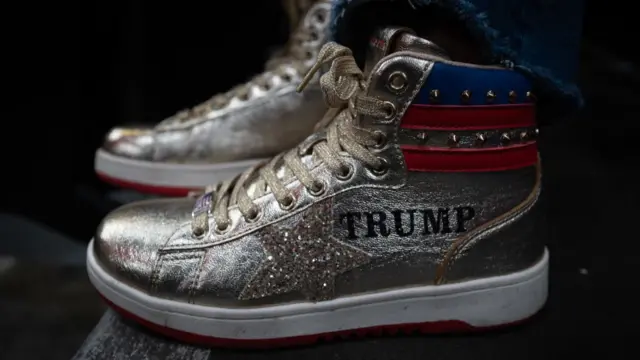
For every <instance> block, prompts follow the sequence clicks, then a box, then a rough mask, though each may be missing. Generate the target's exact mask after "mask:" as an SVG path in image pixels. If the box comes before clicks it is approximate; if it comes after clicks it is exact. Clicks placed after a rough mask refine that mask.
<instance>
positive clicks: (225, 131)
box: [102, 0, 331, 163]
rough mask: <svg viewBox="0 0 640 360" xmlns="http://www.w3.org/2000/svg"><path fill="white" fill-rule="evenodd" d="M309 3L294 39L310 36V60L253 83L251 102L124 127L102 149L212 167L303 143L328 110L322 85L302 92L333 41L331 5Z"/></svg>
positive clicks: (292, 62)
mask: <svg viewBox="0 0 640 360" xmlns="http://www.w3.org/2000/svg"><path fill="white" fill-rule="evenodd" d="M302 2H305V1H302ZM306 2H310V3H311V4H308V5H305V6H306V9H305V11H306V15H305V16H304V17H302V18H301V19H300V21H299V24H298V27H297V29H296V30H295V31H294V33H293V34H292V38H294V37H296V36H299V35H301V34H303V35H304V36H303V38H304V39H305V40H304V41H302V42H301V43H299V44H298V43H297V44H296V45H295V46H298V52H299V53H300V52H304V53H305V54H306V55H305V56H306V58H304V59H297V58H295V57H293V56H290V57H289V58H287V60H286V61H285V64H282V65H281V66H280V67H279V69H278V71H275V70H274V71H272V70H267V71H265V73H264V75H263V76H264V77H265V78H266V79H268V87H267V88H265V87H263V86H260V85H258V84H252V83H248V84H249V85H248V86H249V89H248V96H247V97H246V98H245V97H243V96H235V97H233V98H231V99H230V100H229V101H228V103H226V104H225V105H224V106H223V107H222V108H215V109H213V108H212V109H210V110H209V111H207V112H206V113H204V114H200V113H195V114H192V113H189V112H183V113H179V114H177V115H176V116H174V117H171V118H169V119H166V120H164V121H162V122H161V123H160V124H159V125H158V126H156V127H154V128H150V129H149V128H138V127H118V128H116V129H113V130H111V131H110V132H109V134H108V135H107V137H106V140H105V142H104V144H103V146H102V148H103V149H104V150H106V151H108V152H110V153H112V154H115V155H119V156H123V157H127V158H132V159H137V160H147V161H163V162H188V163H212V162H228V161H239V160H246V159H253V158H265V157H269V156H272V155H275V154H277V153H279V152H282V151H284V150H287V149H289V148H291V147H293V146H295V145H296V144H298V143H299V142H300V141H301V140H303V139H304V138H305V137H306V136H308V135H309V134H310V133H312V132H313V127H314V125H315V124H316V123H317V122H318V120H320V118H321V117H322V115H323V114H324V112H325V111H326V105H325V104H324V102H323V101H322V95H321V93H320V91H319V88H318V86H317V81H314V82H313V84H312V85H311V86H310V88H309V91H305V92H304V93H302V94H300V93H297V92H296V86H297V85H298V83H299V82H300V80H301V78H302V76H303V75H304V73H305V72H306V69H308V68H309V67H310V66H311V65H313V63H314V59H315V57H316V56H317V53H318V51H319V49H320V47H321V46H322V45H323V44H324V42H325V41H326V38H327V36H328V31H327V29H328V25H329V12H330V6H331V5H330V1H326V0H318V1H306ZM287 61H288V62H289V63H286V62H287Z"/></svg>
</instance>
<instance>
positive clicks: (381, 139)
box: [373, 130, 387, 150]
mask: <svg viewBox="0 0 640 360" xmlns="http://www.w3.org/2000/svg"><path fill="white" fill-rule="evenodd" d="M373 135H374V136H375V138H376V144H375V145H373V148H374V149H378V150H379V149H382V148H384V147H385V146H386V145H387V135H386V134H385V133H383V132H382V131H380V130H376V131H375V132H374V133H373Z"/></svg>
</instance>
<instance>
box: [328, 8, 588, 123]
mask: <svg viewBox="0 0 640 360" xmlns="http://www.w3.org/2000/svg"><path fill="white" fill-rule="evenodd" d="M371 1H383V0H336V1H335V2H334V6H333V12H332V28H331V35H332V37H333V38H336V31H337V29H338V26H337V24H338V22H339V21H340V20H341V18H343V17H344V13H345V11H347V10H348V9H349V7H350V6H353V7H354V8H355V5H358V3H364V2H371ZM386 1H394V0H386ZM404 1H409V0H404ZM410 3H411V4H412V5H413V6H414V7H418V6H427V5H434V6H439V7H441V8H443V9H445V10H447V11H451V12H453V13H454V14H456V16H457V17H458V18H459V19H460V20H461V21H462V22H463V24H464V25H465V26H466V27H467V28H468V30H469V31H470V32H471V34H472V36H474V37H475V38H476V39H478V40H479V41H481V42H483V43H484V44H486V45H487V46H488V51H487V54H485V55H486V56H488V57H489V58H491V59H492V62H493V63H496V64H498V63H505V62H509V63H511V64H513V68H514V70H516V71H520V72H522V73H524V74H525V75H527V76H528V77H529V78H530V79H531V81H532V82H533V84H534V91H535V92H536V93H538V95H542V98H544V99H545V103H549V102H550V103H552V104H550V105H551V106H553V108H554V109H555V110H556V112H558V115H560V116H564V115H566V114H567V113H570V112H572V111H575V110H577V109H578V108H580V107H581V106H582V105H583V99H582V95H581V93H580V90H579V89H578V87H577V85H576V84H574V83H572V82H568V81H565V80H562V79H561V78H559V77H558V76H554V74H553V72H552V70H551V69H549V68H546V67H542V66H536V65H535V64H531V63H529V62H527V61H526V60H525V59H522V58H519V56H518V55H519V54H518V53H516V51H514V49H513V46H512V45H511V44H512V43H514V42H516V43H517V42H518V41H519V40H521V39H518V38H517V37H518V36H520V35H521V34H518V33H515V34H513V35H506V34H504V33H501V32H500V31H499V30H497V29H496V28H494V27H492V26H491V24H490V23H489V14H488V13H487V12H482V11H479V10H478V8H477V7H476V6H475V5H474V1H473V0H411V1H410ZM504 32H506V31H504ZM510 36H511V37H510ZM513 37H516V38H513ZM539 97H540V96H539Z"/></svg>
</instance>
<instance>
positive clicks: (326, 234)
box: [239, 201, 370, 301]
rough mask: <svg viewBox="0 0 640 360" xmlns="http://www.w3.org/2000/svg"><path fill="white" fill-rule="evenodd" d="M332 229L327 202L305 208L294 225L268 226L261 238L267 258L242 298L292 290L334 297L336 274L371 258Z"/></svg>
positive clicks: (308, 295)
mask: <svg viewBox="0 0 640 360" xmlns="http://www.w3.org/2000/svg"><path fill="white" fill-rule="evenodd" d="M332 230H333V218H332V211H331V204H330V202H328V201H325V202H323V203H321V204H316V205H314V206H312V207H310V208H309V209H307V210H305V212H304V213H303V215H302V219H301V220H299V221H298V222H297V223H296V224H295V226H294V227H287V228H282V227H277V226H276V225H272V226H270V227H268V228H266V229H265V230H264V232H263V233H262V237H261V241H262V246H263V247H264V250H265V254H266V258H265V260H263V262H262V265H261V267H260V268H259V269H258V271H257V272H256V274H255V275H254V276H253V278H252V279H251V280H250V281H249V283H248V284H247V285H246V286H245V288H244V289H243V290H242V292H241V293H240V297H239V298H240V299H241V300H249V299H259V298H263V297H267V296H272V295H279V294H285V293H289V292H292V291H300V292H301V293H302V294H303V295H304V296H305V297H306V298H307V299H308V300H312V301H320V300H329V299H331V298H333V297H334V285H335V278H336V276H338V275H339V274H342V273H344V272H347V271H349V270H352V269H355V268H357V267H359V266H361V265H364V264H366V263H368V262H369V260H370V257H369V255H368V254H367V253H365V252H364V251H362V250H359V249H356V248H354V247H352V246H350V245H348V244H345V243H343V242H340V241H338V240H336V239H335V238H334V237H333V236H332Z"/></svg>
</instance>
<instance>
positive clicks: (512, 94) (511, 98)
mask: <svg viewBox="0 0 640 360" xmlns="http://www.w3.org/2000/svg"><path fill="white" fill-rule="evenodd" d="M516 100H518V93H516V92H515V91H513V90H511V91H509V102H511V103H514V102H516Z"/></svg>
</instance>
